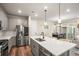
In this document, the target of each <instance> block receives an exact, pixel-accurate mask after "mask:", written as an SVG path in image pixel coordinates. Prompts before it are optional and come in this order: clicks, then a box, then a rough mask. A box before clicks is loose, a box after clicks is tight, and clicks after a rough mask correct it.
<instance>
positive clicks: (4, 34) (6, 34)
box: [0, 31, 15, 40]
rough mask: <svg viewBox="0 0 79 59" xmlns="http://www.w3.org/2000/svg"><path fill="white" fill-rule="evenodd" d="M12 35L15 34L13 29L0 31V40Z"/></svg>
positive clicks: (7, 38)
mask: <svg viewBox="0 0 79 59" xmlns="http://www.w3.org/2000/svg"><path fill="white" fill-rule="evenodd" d="M13 36H15V32H13V31H7V32H0V40H9V39H10V38H11V37H13Z"/></svg>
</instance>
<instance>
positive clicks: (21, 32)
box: [16, 25, 28, 46]
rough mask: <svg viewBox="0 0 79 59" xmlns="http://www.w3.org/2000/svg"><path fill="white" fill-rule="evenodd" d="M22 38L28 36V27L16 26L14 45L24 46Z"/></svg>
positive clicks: (24, 42)
mask: <svg viewBox="0 0 79 59" xmlns="http://www.w3.org/2000/svg"><path fill="white" fill-rule="evenodd" d="M24 36H28V27H25V26H23V25H16V45H17V46H21V45H25V44H26V41H25V38H24Z"/></svg>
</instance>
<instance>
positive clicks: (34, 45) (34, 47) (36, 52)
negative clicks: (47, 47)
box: [30, 39, 39, 56]
mask: <svg viewBox="0 0 79 59" xmlns="http://www.w3.org/2000/svg"><path fill="white" fill-rule="evenodd" d="M30 45H31V47H32V54H33V55H34V56H39V44H38V43H37V42H35V41H34V40H32V39H30Z"/></svg>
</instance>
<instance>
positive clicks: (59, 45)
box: [31, 36, 76, 56]
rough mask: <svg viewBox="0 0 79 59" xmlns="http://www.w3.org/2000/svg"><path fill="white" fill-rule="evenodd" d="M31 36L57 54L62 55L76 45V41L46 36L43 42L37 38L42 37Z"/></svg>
mask: <svg viewBox="0 0 79 59" xmlns="http://www.w3.org/2000/svg"><path fill="white" fill-rule="evenodd" d="M31 38H32V39H33V40H34V41H35V42H37V43H38V44H39V45H41V46H42V47H44V48H45V49H46V50H48V51H49V52H51V53H52V54H53V55H55V56H59V55H62V54H63V53H65V52H67V51H69V50H70V49H72V48H74V47H75V46H76V44H74V43H70V42H66V41H61V40H57V39H55V38H49V37H45V38H44V40H45V41H42V42H39V41H37V40H35V39H36V38H40V36H32V37H31Z"/></svg>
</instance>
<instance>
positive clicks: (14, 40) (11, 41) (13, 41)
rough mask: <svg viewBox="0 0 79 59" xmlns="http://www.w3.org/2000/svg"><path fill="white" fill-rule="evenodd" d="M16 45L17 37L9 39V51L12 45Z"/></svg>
mask: <svg viewBox="0 0 79 59" xmlns="http://www.w3.org/2000/svg"><path fill="white" fill-rule="evenodd" d="M15 45H16V38H15V37H12V38H11V39H9V42H8V47H9V50H8V51H10V49H11V47H12V46H15Z"/></svg>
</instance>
